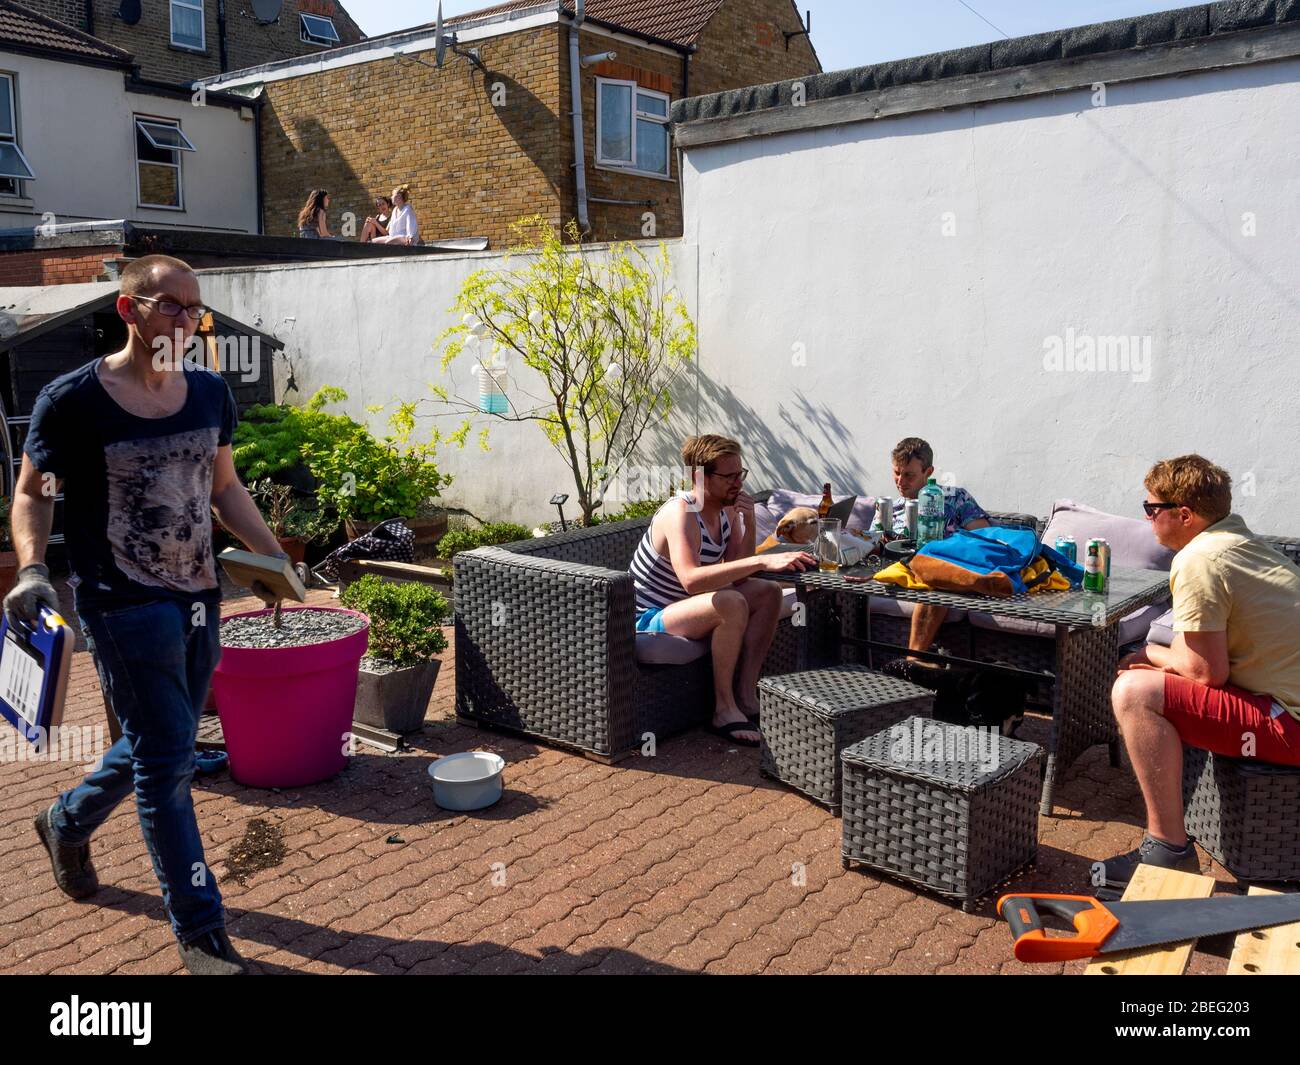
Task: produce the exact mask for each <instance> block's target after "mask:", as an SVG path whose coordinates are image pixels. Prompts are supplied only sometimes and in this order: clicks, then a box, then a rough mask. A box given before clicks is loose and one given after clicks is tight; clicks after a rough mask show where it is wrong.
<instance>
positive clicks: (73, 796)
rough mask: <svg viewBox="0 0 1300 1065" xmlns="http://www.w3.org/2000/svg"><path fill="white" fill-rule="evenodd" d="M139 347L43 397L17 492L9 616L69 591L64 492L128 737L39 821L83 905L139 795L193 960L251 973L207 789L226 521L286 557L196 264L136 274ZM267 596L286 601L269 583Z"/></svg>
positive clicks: (128, 275) (85, 603) (165, 261)
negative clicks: (199, 796) (59, 499)
mask: <svg viewBox="0 0 1300 1065" xmlns="http://www.w3.org/2000/svg"><path fill="white" fill-rule="evenodd" d="M117 313H118V314H119V315H120V316H121V318H122V319H123V321H125V322H126V325H127V329H128V338H127V342H126V346H125V347H123V348H122V350H121V351H118V352H116V353H115V354H112V355H108V356H105V357H103V358H99V359H95V360H94V361H93V362H90V363H88V364H86V365H85V366H82V367H81V368H80V369H77V370H74V371H72V372H71V373H67V374H64V375H63V376H62V377H59V378H58V379H56V380H55V381H52V382H51V383H50V384H49V385H47V386H46V387H45V388H44V389H43V390H42V391H41V394H40V396H39V397H38V398H37V401H36V406H35V409H34V410H33V413H32V421H31V427H30V431H29V433H28V437H27V442H26V445H25V447H24V452H25V453H24V455H23V464H22V472H21V474H20V476H19V480H18V485H17V488H16V490H15V494H14V505H13V539H14V545H15V548H16V549H17V552H18V561H19V565H20V570H19V579H18V583H17V585H16V586H15V587H14V589H13V591H12V592H10V593H9V595H8V596H7V597H6V598H5V601H4V610H5V614H6V616H7V617H8V619H9V622H10V624H15V623H20V622H21V623H26V624H28V625H31V624H34V623H36V622H37V620H38V619H39V611H40V606H41V604H45V605H47V606H49V607H51V608H57V606H58V597H57V595H56V593H55V591H54V588H53V586H52V585H51V583H50V572H49V569H48V568H47V567H46V566H45V564H44V561H43V560H44V558H45V549H46V545H47V543H48V540H49V534H50V526H51V521H52V518H53V513H54V496H55V494H56V492H58V491H59V490H60V485H61V487H62V491H63V493H64V526H65V529H66V540H67V548H68V559H69V563H70V567H71V569H72V574H73V575H72V577H71V578H70V580H69V584H71V585H73V587H74V589H75V597H76V607H77V613H78V615H79V617H80V622H81V628H82V631H83V633H84V634H85V637H86V642H87V644H88V645H89V648H90V651H91V654H92V655H93V657H94V661H95V668H96V670H97V671H98V673H99V678H100V682H101V683H102V685H103V688H104V693H105V696H106V698H107V700H108V702H109V705H110V706H111V707H112V710H113V712H114V714H115V715H116V717H117V719H118V721H119V723H120V724H121V727H122V737H121V738H120V739H119V740H118V741H117V742H116V743H114V744H113V745H112V747H110V748H109V749H108V751H107V752H106V753H105V755H104V758H103V760H102V763H101V765H100V768H98V769H96V770H94V771H93V772H91V773H90V774H88V775H87V776H86V778H85V779H84V780H83V781H82V782H81V783H80V784H79V785H78V786H77V787H75V788H73V789H72V790H71V791H68V792H65V793H64V794H63V795H60V796H59V797H58V798H57V799H56V800H55V801H54V803H53V804H52V805H51V806H50V807H49V809H47V810H45V811H43V812H42V813H41V814H39V815H38V816H37V818H36V831H37V833H38V834H39V836H40V838H41V842H42V843H44V845H45V847H46V849H47V850H48V851H49V854H50V861H51V863H52V865H53V870H54V879H55V881H56V883H57V884H58V886H59V887H60V888H61V889H62V890H63V891H64V892H65V893H66V894H68V895H70V896H71V897H73V898H75V899H86V898H89V897H90V896H92V895H93V894H94V893H95V892H96V890H97V889H98V887H99V883H98V879H97V878H96V875H95V869H94V866H93V865H92V864H91V861H90V839H91V836H92V835H93V834H94V832H95V830H96V829H98V828H99V826H100V825H102V824H103V823H104V822H105V821H106V820H107V819H108V817H109V815H111V814H112V812H113V810H114V809H115V808H116V807H117V805H118V804H119V803H120V802H121V801H122V800H123V799H124V798H126V796H127V795H128V794H130V793H131V792H132V791H134V792H135V798H136V812H137V814H138V815H139V818H140V828H141V831H142V833H143V835H144V841H145V846H146V848H147V849H148V852H149V858H150V860H151V861H152V863H153V868H154V872H155V874H156V875H157V877H158V883H159V885H160V886H161V889H162V899H163V904H164V906H165V907H166V909H167V913H168V916H169V917H170V919H171V924H172V929H173V931H174V932H175V933H176V937H177V940H178V941H179V944H180V954H181V958H182V960H183V961H184V962H185V965H186V967H187V968H188V969H189V970H190V972H192V973H199V974H232V975H233V974H238V973H243V972H244V971H245V966H244V963H243V960H242V959H241V958H240V957H239V955H238V953H237V952H236V951H235V949H234V948H233V947H232V946H231V944H230V940H229V938H228V937H227V936H226V932H225V913H224V910H223V908H222V904H221V894H220V892H219V891H218V890H217V885H216V881H215V877H214V876H213V873H212V871H211V870H210V869H209V868H208V866H207V863H206V861H205V859H204V855H203V843H202V841H201V840H200V838H199V830H198V823H197V821H196V819H195V816H194V806H193V802H192V800H191V796H190V782H191V779H192V777H193V773H194V741H195V736H196V734H197V729H198V718H199V715H200V713H201V712H202V709H203V704H204V702H205V700H206V698H207V692H208V685H209V682H210V680H211V677H212V671H213V669H214V668H215V667H216V664H217V660H218V658H219V657H220V654H221V646H220V641H219V637H218V630H219V625H220V615H221V610H220V603H221V592H220V587H219V585H218V582H217V573H216V565H215V561H214V559H213V554H212V518H211V511H212V510H215V511H216V512H217V515H218V516H219V517H220V519H221V522H222V524H223V525H224V526H225V527H226V528H227V529H229V530H230V531H231V532H232V533H234V534H235V535H236V536H238V537H239V539H241V540H242V541H243V542H244V543H245V544H246V545H247V546H248V548H249V549H250V550H252V551H255V552H258V553H260V554H270V555H279V556H283V554H284V553H283V552H282V551H281V550H280V547H279V544H278V543H277V541H276V539H275V537H274V536H273V535H272V534H271V531H270V530H269V529H268V528H267V527H266V523H265V522H264V521H263V520H262V517H261V515H260V514H259V513H258V510H257V507H256V505H255V504H254V503H253V501H252V500H251V499H250V498H249V495H248V492H247V490H246V489H245V488H244V486H243V485H242V484H240V482H239V479H238V477H237V476H236V474H235V467H234V463H233V461H232V458H231V448H230V441H231V434H232V433H233V431H234V427H235V420H236V414H235V401H234V397H233V396H232V395H231V393H230V389H229V387H228V386H227V385H226V383H225V382H224V381H223V380H222V378H221V377H220V375H219V374H217V373H214V372H212V371H211V370H207V369H204V368H202V367H201V366H196V365H193V364H190V365H186V364H185V363H184V362H183V361H182V356H183V354H184V353H185V352H186V351H187V345H188V343H189V341H190V339H191V338H192V337H193V336H194V333H195V330H196V329H197V328H198V322H199V320H200V319H201V318H202V317H203V315H204V314H205V313H206V308H205V307H204V306H203V305H202V304H201V303H200V294H199V282H198V278H196V277H195V275H194V272H193V271H192V270H191V269H190V267H189V266H188V265H187V264H185V263H183V262H181V261H180V260H179V259H172V258H169V257H167V256H162V255H150V256H146V257H145V258H142V259H138V260H136V261H134V262H132V263H130V264H129V265H128V266H127V267H126V269H125V270H124V271H123V272H122V281H121V290H120V295H119V296H118V300H117ZM258 594H261V595H263V597H264V598H270V597H269V594H267V593H265V590H264V589H260V588H259V589H258Z"/></svg>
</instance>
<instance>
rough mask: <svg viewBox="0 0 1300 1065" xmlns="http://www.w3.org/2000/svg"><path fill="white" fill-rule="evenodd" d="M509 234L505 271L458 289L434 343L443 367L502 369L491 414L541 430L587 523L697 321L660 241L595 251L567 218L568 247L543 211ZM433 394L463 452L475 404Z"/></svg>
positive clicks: (667, 405)
mask: <svg viewBox="0 0 1300 1065" xmlns="http://www.w3.org/2000/svg"><path fill="white" fill-rule="evenodd" d="M512 228H513V230H514V232H515V235H516V243H515V244H514V246H513V247H512V248H511V250H510V252H509V254H507V256H506V257H505V260H504V262H503V265H502V267H501V268H500V269H495V270H479V271H476V272H475V273H473V274H471V275H470V276H469V277H468V278H466V279H465V282H464V284H463V285H462V286H461V290H460V293H459V295H458V296H457V298H456V302H455V304H454V305H453V307H452V310H453V312H455V313H457V314H459V315H461V316H462V320H461V321H460V322H458V323H457V324H455V325H453V326H451V327H450V328H449V329H447V330H445V331H444V332H443V333H442V335H440V336H439V337H438V340H437V346H441V347H442V369H443V371H444V373H445V372H447V370H448V368H449V367H450V366H451V364H452V363H453V362H454V361H455V360H456V359H457V358H459V357H461V356H465V357H468V358H473V359H474V360H475V361H476V362H477V363H478V367H479V370H478V372H479V373H484V372H491V371H493V370H498V371H499V370H501V369H507V370H508V371H509V374H510V387H509V388H508V390H507V393H506V397H505V403H504V404H503V409H502V410H500V411H499V412H491V413H489V414H488V417H490V418H493V419H496V420H498V421H508V422H529V421H531V422H536V423H537V424H538V426H539V427H540V428H541V430H542V432H543V433H544V435H545V436H546V439H547V442H548V443H549V444H550V445H551V446H552V447H553V448H554V449H555V450H556V451H557V452H558V453H559V455H560V457H561V458H562V459H563V460H564V462H565V464H566V465H567V466H568V467H569V469H570V471H571V472H572V474H573V483H574V487H575V489H576V491H577V496H578V505H579V506H580V508H581V510H582V516H583V520H584V522H585V523H587V524H590V523H591V522H592V520H593V518H594V516H595V511H596V508H597V507H599V506H600V504H601V502H602V500H603V495H604V490H605V487H606V486H607V485H608V483H609V481H610V480H611V479H612V478H613V477H614V475H615V474H616V473H617V471H618V468H619V465H620V463H622V462H623V461H624V460H625V459H626V457H627V456H630V455H632V454H634V453H635V451H636V448H637V445H638V443H639V442H640V440H641V437H642V436H643V435H644V434H645V432H646V430H647V429H648V428H649V427H650V426H651V425H652V424H656V423H662V422H663V421H664V420H665V419H666V418H667V416H668V413H669V411H670V410H671V409H672V396H671V389H672V385H673V383H674V381H675V380H676V378H677V377H678V376H679V375H680V374H681V373H682V372H683V370H684V369H685V368H686V367H687V366H688V365H689V364H690V362H691V360H692V359H693V357H694V356H695V353H696V332H695V325H694V323H693V322H692V321H691V317H690V314H689V313H688V312H687V309H686V305H685V302H684V300H683V299H682V296H681V294H680V293H679V292H678V291H677V290H676V289H675V288H674V287H673V286H672V284H671V281H670V279H669V261H668V249H667V247H666V246H665V245H664V244H660V245H659V248H658V251H657V252H656V253H655V254H654V255H653V256H652V255H647V254H646V252H645V251H643V250H642V249H641V248H640V247H638V246H636V245H633V244H628V243H620V244H614V245H612V246H610V247H609V248H608V249H605V248H601V249H599V250H597V249H593V248H590V247H587V246H584V245H583V244H582V243H581V242H580V240H579V233H578V229H577V225H576V224H575V223H572V222H571V223H570V224H569V226H568V227H566V229H565V234H567V236H568V237H569V239H570V241H571V243H568V244H566V243H565V242H564V241H563V240H562V239H561V233H560V232H559V231H558V230H557V229H556V227H555V226H553V225H552V224H551V223H550V222H548V221H547V220H546V219H545V218H542V217H541V216H534V217H531V218H525V219H523V220H521V221H520V222H517V223H515V225H514V226H513V227H512ZM538 382H540V385H539V384H538ZM529 387H540V389H541V390H542V391H543V393H544V394H542V395H533V394H530V393H529V392H528V391H526V388H529ZM430 388H431V389H432V390H433V392H434V394H435V395H437V396H438V398H439V399H440V400H441V401H442V402H443V404H444V405H445V406H446V407H447V408H449V409H448V410H445V411H442V412H440V413H449V414H457V415H460V414H464V415H467V417H466V418H465V420H464V421H463V422H462V424H461V425H460V427H459V428H458V429H457V430H456V431H455V432H453V433H450V434H447V435H446V436H445V437H442V439H444V440H446V441H448V442H452V443H457V444H459V445H462V446H463V444H464V442H465V439H466V437H467V435H468V433H469V431H470V424H471V419H472V416H473V414H476V413H480V410H479V404H478V402H477V400H470V399H465V398H462V397H459V396H455V395H452V394H450V393H449V392H448V390H447V388H446V387H445V386H442V385H431V386H430ZM487 432H488V429H487V427H484V428H483V429H482V431H481V433H480V442H481V443H482V444H483V446H484V447H486V443H487Z"/></svg>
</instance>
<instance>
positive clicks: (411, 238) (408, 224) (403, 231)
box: [371, 185, 420, 244]
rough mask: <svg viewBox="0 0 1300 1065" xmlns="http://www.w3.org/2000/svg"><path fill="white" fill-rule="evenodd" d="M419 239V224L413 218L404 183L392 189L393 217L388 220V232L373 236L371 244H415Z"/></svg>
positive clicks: (408, 192) (408, 193) (407, 191)
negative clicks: (380, 235)
mask: <svg viewBox="0 0 1300 1065" xmlns="http://www.w3.org/2000/svg"><path fill="white" fill-rule="evenodd" d="M419 240H420V224H419V222H417V221H416V220H415V210H414V208H412V207H411V201H410V190H409V189H408V188H407V186H405V185H399V186H397V188H395V189H393V217H392V218H390V219H389V220H388V232H387V233H386V234H385V235H384V236H382V237H375V238H374V240H373V241H371V243H373V244H417V243H419Z"/></svg>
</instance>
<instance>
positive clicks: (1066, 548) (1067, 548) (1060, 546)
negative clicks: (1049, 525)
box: [1052, 536, 1079, 562]
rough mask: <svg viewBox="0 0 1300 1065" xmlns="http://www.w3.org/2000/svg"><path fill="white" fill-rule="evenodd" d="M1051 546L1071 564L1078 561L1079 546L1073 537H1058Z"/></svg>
mask: <svg viewBox="0 0 1300 1065" xmlns="http://www.w3.org/2000/svg"><path fill="white" fill-rule="evenodd" d="M1052 546H1053V547H1055V548H1056V550H1058V551H1059V552H1061V554H1063V555H1064V556H1065V557H1066V558H1068V559H1069V560H1070V561H1071V562H1078V561H1079V545H1078V544H1077V543H1076V542H1075V539H1074V537H1073V536H1058V537H1057V538H1056V543H1055V544H1053V545H1052Z"/></svg>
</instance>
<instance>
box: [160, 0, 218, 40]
mask: <svg viewBox="0 0 1300 1065" xmlns="http://www.w3.org/2000/svg"><path fill="white" fill-rule="evenodd" d="M178 7H184V8H188V9H189V10H191V11H197V12H198V13H199V46H198V47H197V48H195V47H194V45H192V44H189V43H188V42H186V43H182V42H181V41H178V40H177V39H176V9H177V8H178ZM167 14H168V17H169V18H170V20H171V32H170V34H169V36H170V39H171V43H172V47H173V48H184V49H185V51H187V52H206V51H207V50H208V18H207V12H206V11H204V10H203V0H168V4H167Z"/></svg>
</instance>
